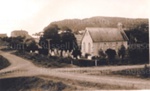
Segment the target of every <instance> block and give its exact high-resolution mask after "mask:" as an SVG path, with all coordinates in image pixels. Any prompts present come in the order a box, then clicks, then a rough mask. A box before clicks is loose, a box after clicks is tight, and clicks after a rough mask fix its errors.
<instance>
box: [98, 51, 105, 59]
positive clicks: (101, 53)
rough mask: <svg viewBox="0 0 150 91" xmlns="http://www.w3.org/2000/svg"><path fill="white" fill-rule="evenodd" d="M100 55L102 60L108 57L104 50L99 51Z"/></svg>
mask: <svg viewBox="0 0 150 91" xmlns="http://www.w3.org/2000/svg"><path fill="white" fill-rule="evenodd" d="M98 55H99V56H100V58H105V57H106V54H105V53H104V51H103V50H102V49H100V50H99V51H98Z"/></svg>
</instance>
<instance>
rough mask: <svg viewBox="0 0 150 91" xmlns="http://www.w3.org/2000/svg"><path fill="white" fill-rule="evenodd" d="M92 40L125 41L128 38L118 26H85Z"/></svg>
mask: <svg viewBox="0 0 150 91" xmlns="http://www.w3.org/2000/svg"><path fill="white" fill-rule="evenodd" d="M86 31H88V32H89V34H90V36H91V38H92V40H93V42H113V41H127V40H128V38H127V36H126V34H125V32H124V31H123V30H119V29H118V28H95V27H94V28H92V27H88V28H86Z"/></svg>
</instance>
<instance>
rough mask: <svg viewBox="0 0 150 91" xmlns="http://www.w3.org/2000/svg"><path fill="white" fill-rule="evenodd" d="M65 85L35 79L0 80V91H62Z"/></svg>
mask: <svg viewBox="0 0 150 91" xmlns="http://www.w3.org/2000/svg"><path fill="white" fill-rule="evenodd" d="M66 86H67V85H65V84H63V83H62V82H53V81H46V80H43V79H40V78H36V77H19V78H9V79H0V91H31V90H32V89H37V90H40V91H45V90H50V91H62V90H63V89H65V88H66Z"/></svg>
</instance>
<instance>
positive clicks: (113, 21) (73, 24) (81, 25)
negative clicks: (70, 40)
mask: <svg viewBox="0 0 150 91" xmlns="http://www.w3.org/2000/svg"><path fill="white" fill-rule="evenodd" d="M118 22H121V23H122V24H123V25H124V27H125V28H132V27H136V26H138V25H141V24H143V23H144V24H148V19H141V18H137V19H134V18H120V17H101V16H97V17H91V18H85V19H65V20H61V21H55V22H52V23H50V24H49V25H48V26H50V25H51V24H57V25H58V26H59V27H60V28H61V27H63V26H67V27H69V28H70V29H72V30H73V31H74V32H76V31H79V30H83V29H85V27H113V28H114V27H117V24H118Z"/></svg>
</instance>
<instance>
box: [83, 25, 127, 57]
mask: <svg viewBox="0 0 150 91" xmlns="http://www.w3.org/2000/svg"><path fill="white" fill-rule="evenodd" d="M85 30H86V32H85V34H84V35H83V38H82V40H81V45H82V47H81V51H82V55H85V54H86V53H88V54H91V55H92V56H98V51H99V50H100V49H102V50H103V51H104V52H105V51H106V50H107V49H109V48H111V49H114V50H116V52H117V51H118V48H120V46H121V45H124V46H125V48H127V47H128V45H127V41H128V38H127V36H126V34H125V32H124V30H123V28H122V24H121V23H118V28H95V27H88V28H86V29H85Z"/></svg>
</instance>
